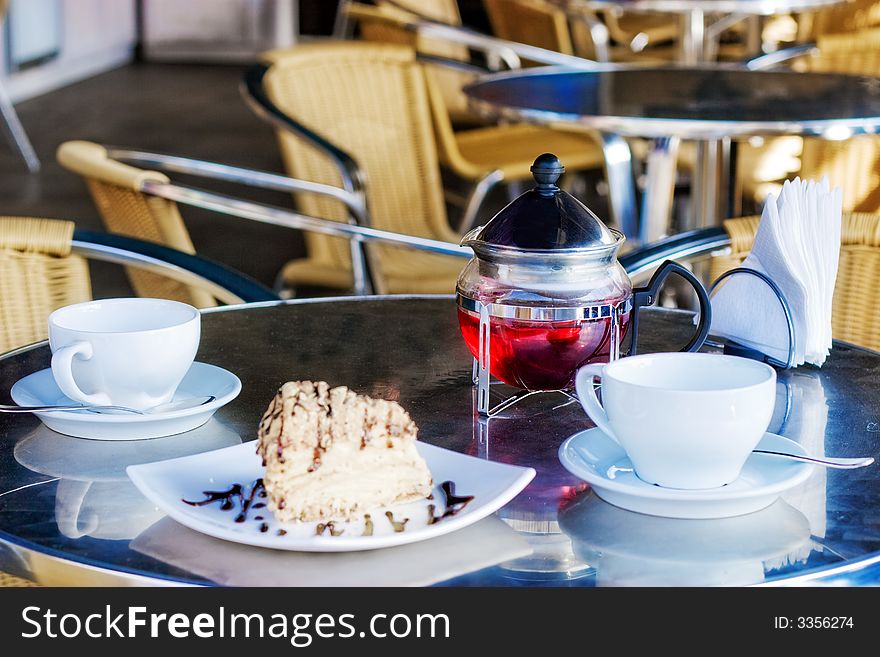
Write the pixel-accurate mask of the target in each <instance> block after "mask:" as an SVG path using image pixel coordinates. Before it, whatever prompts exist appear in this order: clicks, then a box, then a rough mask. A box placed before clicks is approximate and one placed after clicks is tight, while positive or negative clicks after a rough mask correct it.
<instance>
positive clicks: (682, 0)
mask: <svg viewBox="0 0 880 657" xmlns="http://www.w3.org/2000/svg"><path fill="white" fill-rule="evenodd" d="M845 1H846V0H567V2H568V3H569V4H572V5H580V6H585V7H589V8H592V9H622V10H623V11H645V12H669V13H687V12H690V11H694V10H701V11H704V12H706V13H710V12H713V11H714V12H721V13H730V14H753V15H754V14H757V15H760V16H770V15H772V14H777V13H784V12H789V11H809V10H811V9H819V8H822V7H828V6H830V5H838V4H843V3H844V2H845Z"/></svg>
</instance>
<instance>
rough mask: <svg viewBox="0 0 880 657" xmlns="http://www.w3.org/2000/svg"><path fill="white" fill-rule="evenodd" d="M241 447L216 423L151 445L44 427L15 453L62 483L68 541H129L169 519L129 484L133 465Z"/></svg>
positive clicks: (61, 520)
mask: <svg viewBox="0 0 880 657" xmlns="http://www.w3.org/2000/svg"><path fill="white" fill-rule="evenodd" d="M240 443H241V437H240V436H239V435H238V433H237V432H235V431H233V430H232V429H231V428H229V427H227V426H226V425H224V424H223V423H221V422H219V421H218V420H216V419H212V420H210V421H208V423H207V424H205V425H203V426H201V427H199V428H198V429H195V430H193V431H192V432H190V433H188V434H186V435H185V438H182V437H181V436H168V437H165V438H154V439H151V440H136V441H103V440H83V439H82V438H73V437H71V436H65V435H63V434H60V433H56V432H54V431H52V430H51V429H48V428H47V427H45V426H44V425H42V424H41V425H39V426H38V427H37V428H36V429H34V430H33V431H32V432H31V433H30V434H29V435H27V436H26V437H25V438H23V439H22V440H20V441H19V442H18V443H17V444H16V445H15V449H14V451H13V454H14V456H15V460H16V461H18V463H20V464H21V465H23V466H24V467H26V468H28V469H29V470H33V471H34V472H38V473H40V474H44V475H47V476H49V477H55V478H57V479H58V484H57V488H56V492H55V522H56V523H57V525H58V531H59V532H61V534H62V535H64V536H66V537H68V538H73V539H77V538H82V537H85V536H89V537H91V538H99V539H105V540H126V539H131V538H134V537H135V536H137V535H138V534H140V533H141V532H142V531H143V530H144V529H146V528H147V527H149V526H150V525H152V524H153V523H155V522H156V521H158V520H160V519H161V518H162V517H164V515H165V514H164V513H162V512H161V511H159V510H158V509H157V508H156V505H155V504H153V503H152V502H150V501H149V500H147V498H146V497H144V496H143V495H142V494H141V492H140V491H139V490H138V489H137V488H135V486H134V484H132V483H131V481H130V480H129V479H128V475H127V474H126V472H125V469H126V468H127V467H128V466H129V465H135V464H138V463H150V462H153V461H163V460H165V459H173V458H178V457H181V456H189V455H190V454H198V453H201V452H205V451H210V450H214V449H221V448H223V447H230V446H232V445H238V444H240Z"/></svg>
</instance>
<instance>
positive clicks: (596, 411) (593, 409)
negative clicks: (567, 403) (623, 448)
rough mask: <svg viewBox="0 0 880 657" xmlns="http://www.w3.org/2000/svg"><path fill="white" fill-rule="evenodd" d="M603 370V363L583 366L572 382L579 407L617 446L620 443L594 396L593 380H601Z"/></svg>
mask: <svg viewBox="0 0 880 657" xmlns="http://www.w3.org/2000/svg"><path fill="white" fill-rule="evenodd" d="M604 370H605V364H604V363H593V364H592V365H584V366H583V367H582V368H581V369H579V370H578V373H577V376H576V377H575V380H574V388H575V391H576V392H577V396H578V399H579V400H580V402H581V406H583V407H584V410H585V411H586V412H587V415H589V416H590V419H591V420H592V421H593V423H594V424H595V425H596V426H597V427H599V429H601V430H602V432H603V433H604V434H605V435H606V436H608V437H609V438H611V440H613V441H614V442H616V443H617V444H618V445H619V444H620V441H619V440H617V436H615V435H614V431H612V430H611V423H610V422H609V421H608V415H607V414H606V413H605V409H604V408H602V404H600V403H599V397H598V396H597V395H596V388H595V387H594V386H593V379H595V378H597V377H598V378H599V379H601V378H602V372H603V371H604Z"/></svg>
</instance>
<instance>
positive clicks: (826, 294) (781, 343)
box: [711, 178, 841, 366]
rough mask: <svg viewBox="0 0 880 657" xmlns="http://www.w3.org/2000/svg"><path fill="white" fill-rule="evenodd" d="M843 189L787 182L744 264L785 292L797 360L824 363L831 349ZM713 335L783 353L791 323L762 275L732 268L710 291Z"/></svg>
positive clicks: (768, 205) (773, 353)
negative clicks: (716, 288) (719, 284)
mask: <svg viewBox="0 0 880 657" xmlns="http://www.w3.org/2000/svg"><path fill="white" fill-rule="evenodd" d="M840 221H841V192H840V190H839V189H834V190H833V191H832V190H831V189H830V188H829V185H828V179H827V178H823V179H822V181H821V182H819V183H816V182H813V181H801V180H800V178H795V180H794V181H791V182H786V183H785V184H784V185H783V187H782V191H781V192H780V193H779V195H778V196H772V195H771V196H770V197H768V199H767V203H766V204H765V206H764V213H763V215H762V216H761V223H760V224H759V226H758V232H757V234H756V235H755V244H754V246H753V248H752V252H751V254H750V255H749V256H748V257H747V258H746V260H745V261H744V262H743V264H742V266H743V267H745V268H749V269H754V270H756V271H758V272H761V273H763V274H766V275H767V276H768V277H769V278H770V279H772V280H773V281H774V282H775V283H776V285H777V286H778V287H779V289H780V290H781V292H782V294H783V295H784V296H785V298H786V300H787V302H788V306H789V309H790V311H791V314H792V320H793V324H794V331H795V344H794V352H795V358H794V365H795V366H797V365H802V364H803V363H805V362H807V363H811V364H813V365H817V366H821V365H822V363H824V362H825V359H826V358H827V356H828V353H829V351H830V349H831V302H832V297H833V295H834V284H835V282H836V280H837V268H838V262H839V257H840ZM711 332H712V334H713V335H717V336H719V337H723V338H728V339H731V340H735V341H736V342H738V343H740V344H742V345H745V346H747V347H751V348H753V349H756V350H758V351H760V352H761V353H764V354H766V355H768V356H771V357H772V358H775V359H777V360H780V361H783V362H785V361H786V360H787V359H788V341H789V340H788V326H787V323H786V321H785V315H784V314H783V312H782V308H781V306H780V304H779V301H778V299H777V298H776V295H775V294H774V293H773V291H772V290H771V289H770V288H769V287H768V286H767V284H766V283H764V281H762V280H760V279H758V278H757V277H754V276H749V275H746V274H736V275H734V276H732V277H731V278H729V279H728V280H727V281H725V282H724V283H723V285H722V286H721V288H720V289H719V290H718V292H717V293H716V294H715V295H714V296H713V298H712V331H711Z"/></svg>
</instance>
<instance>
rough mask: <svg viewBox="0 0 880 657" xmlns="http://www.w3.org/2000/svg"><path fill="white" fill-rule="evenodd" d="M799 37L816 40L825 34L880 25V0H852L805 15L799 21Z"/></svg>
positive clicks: (803, 39)
mask: <svg viewBox="0 0 880 657" xmlns="http://www.w3.org/2000/svg"><path fill="white" fill-rule="evenodd" d="M799 22H800V23H801V24H802V27H801V28H800V29H799V30H798V39H799V40H801V41H814V40H816V39H818V38H819V37H821V36H822V35H825V34H841V33H844V32H853V31H854V30H860V29H863V28H866V27H873V26H875V25H880V2H878V0H851V1H850V2H843V3H840V4H838V5H834V6H831V7H827V8H825V9H821V10H819V11H817V12H815V13H814V14H813V15H812V16H811V17H807V16H804V17H802V19H801V20H800V21H799Z"/></svg>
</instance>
